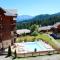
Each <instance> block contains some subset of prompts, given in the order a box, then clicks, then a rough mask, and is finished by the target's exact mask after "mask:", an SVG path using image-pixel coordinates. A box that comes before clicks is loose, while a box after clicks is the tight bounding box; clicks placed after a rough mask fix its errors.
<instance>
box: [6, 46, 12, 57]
mask: <svg viewBox="0 0 60 60" xmlns="http://www.w3.org/2000/svg"><path fill="white" fill-rule="evenodd" d="M11 55H12V54H11V46H9V47H8V55H7V56H8V57H9V56H11Z"/></svg>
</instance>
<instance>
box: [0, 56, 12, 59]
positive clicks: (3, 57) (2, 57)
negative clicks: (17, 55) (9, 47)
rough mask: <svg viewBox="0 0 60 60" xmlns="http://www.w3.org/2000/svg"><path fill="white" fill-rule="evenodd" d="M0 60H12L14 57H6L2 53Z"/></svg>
mask: <svg viewBox="0 0 60 60" xmlns="http://www.w3.org/2000/svg"><path fill="white" fill-rule="evenodd" d="M0 60H12V58H11V57H8V58H6V56H5V55H1V56H0Z"/></svg>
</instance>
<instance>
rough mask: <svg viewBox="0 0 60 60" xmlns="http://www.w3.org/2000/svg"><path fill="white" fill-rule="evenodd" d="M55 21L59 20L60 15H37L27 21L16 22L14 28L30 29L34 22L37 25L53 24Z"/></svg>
mask: <svg viewBox="0 0 60 60" xmlns="http://www.w3.org/2000/svg"><path fill="white" fill-rule="evenodd" d="M56 22H60V16H52V17H49V18H44V19H40V18H39V17H37V18H33V19H30V20H27V21H26V20H25V21H23V22H17V23H16V29H30V27H31V26H32V25H34V24H36V25H39V26H48V25H53V24H55V23H56Z"/></svg>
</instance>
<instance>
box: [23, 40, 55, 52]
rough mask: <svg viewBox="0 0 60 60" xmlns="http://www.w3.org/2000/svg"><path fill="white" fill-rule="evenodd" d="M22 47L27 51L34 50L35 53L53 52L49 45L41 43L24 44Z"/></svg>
mask: <svg viewBox="0 0 60 60" xmlns="http://www.w3.org/2000/svg"><path fill="white" fill-rule="evenodd" d="M24 47H25V49H26V50H27V51H34V49H37V51H48V50H54V49H53V48H52V47H51V46H50V45H48V44H46V43H44V42H42V41H36V42H25V43H24Z"/></svg>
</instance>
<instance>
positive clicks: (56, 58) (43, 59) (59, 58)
mask: <svg viewBox="0 0 60 60" xmlns="http://www.w3.org/2000/svg"><path fill="white" fill-rule="evenodd" d="M15 60H60V54H56V55H51V56H38V57H29V58H20V59H15Z"/></svg>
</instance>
